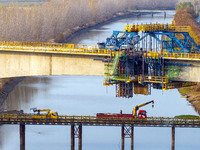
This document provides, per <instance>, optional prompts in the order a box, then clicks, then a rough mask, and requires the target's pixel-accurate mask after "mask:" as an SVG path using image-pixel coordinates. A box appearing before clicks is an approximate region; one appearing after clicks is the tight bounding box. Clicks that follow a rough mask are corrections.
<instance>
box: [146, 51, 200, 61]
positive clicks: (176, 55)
mask: <svg viewBox="0 0 200 150" xmlns="http://www.w3.org/2000/svg"><path fill="white" fill-rule="evenodd" d="M147 57H152V58H158V57H163V58H169V59H191V60H192V59H194V60H200V54H192V53H167V52H158V53H157V52H148V53H147Z"/></svg>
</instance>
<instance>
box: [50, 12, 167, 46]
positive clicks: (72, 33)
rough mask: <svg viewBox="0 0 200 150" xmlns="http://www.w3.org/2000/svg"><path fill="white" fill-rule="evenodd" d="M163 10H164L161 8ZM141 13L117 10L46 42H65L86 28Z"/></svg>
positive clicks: (136, 15) (138, 15)
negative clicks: (108, 15)
mask: <svg viewBox="0 0 200 150" xmlns="http://www.w3.org/2000/svg"><path fill="white" fill-rule="evenodd" d="M163 11H164V10H163ZM146 14H148V13H142V15H146ZM140 15H141V13H133V12H131V11H126V12H119V13H116V14H114V15H113V16H112V17H105V18H103V19H102V20H99V21H92V22H89V23H87V24H85V25H82V26H76V27H74V28H72V29H68V30H66V31H65V32H63V33H61V34H59V35H58V36H57V37H56V38H55V39H49V40H48V42H50V43H67V42H68V41H70V39H71V38H73V37H75V36H78V35H79V34H80V32H85V31H86V30H88V29H92V28H96V27H98V26H102V25H104V24H107V23H109V22H113V21H117V20H120V19H122V18H129V17H133V16H135V17H140Z"/></svg>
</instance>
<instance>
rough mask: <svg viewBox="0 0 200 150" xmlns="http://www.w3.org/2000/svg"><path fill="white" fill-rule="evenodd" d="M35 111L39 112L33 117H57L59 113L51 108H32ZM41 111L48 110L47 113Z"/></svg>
mask: <svg viewBox="0 0 200 150" xmlns="http://www.w3.org/2000/svg"><path fill="white" fill-rule="evenodd" d="M32 110H33V112H37V114H34V115H32V117H33V118H52V119H57V118H58V113H57V112H56V111H51V110H50V109H37V108H32ZM40 112H46V113H42V114H41V113H40Z"/></svg>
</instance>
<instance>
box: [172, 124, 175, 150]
mask: <svg viewBox="0 0 200 150" xmlns="http://www.w3.org/2000/svg"><path fill="white" fill-rule="evenodd" d="M172 150H175V126H172Z"/></svg>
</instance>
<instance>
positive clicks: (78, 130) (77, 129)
mask: <svg viewBox="0 0 200 150" xmlns="http://www.w3.org/2000/svg"><path fill="white" fill-rule="evenodd" d="M75 138H78V150H82V124H79V125H78V126H76V125H74V124H72V125H71V150H75Z"/></svg>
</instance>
